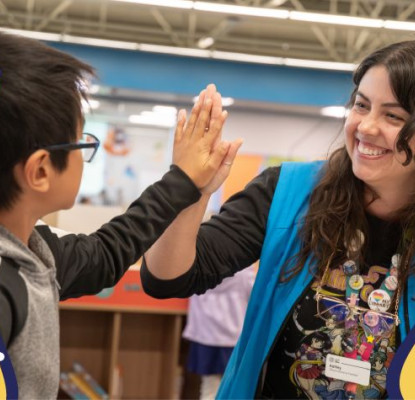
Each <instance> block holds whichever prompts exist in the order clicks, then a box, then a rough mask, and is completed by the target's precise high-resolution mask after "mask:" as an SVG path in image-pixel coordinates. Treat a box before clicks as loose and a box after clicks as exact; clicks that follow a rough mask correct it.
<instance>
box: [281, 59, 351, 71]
mask: <svg viewBox="0 0 415 400" xmlns="http://www.w3.org/2000/svg"><path fill="white" fill-rule="evenodd" d="M284 65H287V66H289V67H302V68H317V69H334V70H338V71H353V70H354V69H355V68H356V65H355V64H351V63H340V62H331V61H317V60H301V59H297V58H285V59H284Z"/></svg>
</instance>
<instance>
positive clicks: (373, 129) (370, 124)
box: [358, 113, 379, 135]
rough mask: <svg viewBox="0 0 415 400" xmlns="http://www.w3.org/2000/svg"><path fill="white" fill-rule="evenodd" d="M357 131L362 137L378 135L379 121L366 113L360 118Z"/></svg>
mask: <svg viewBox="0 0 415 400" xmlns="http://www.w3.org/2000/svg"><path fill="white" fill-rule="evenodd" d="M358 129H359V132H361V133H363V134H364V135H377V134H378V133H379V121H378V119H377V117H376V116H375V115H373V114H372V113H368V114H366V115H365V116H362V119H361V120H360V123H359V126H358Z"/></svg>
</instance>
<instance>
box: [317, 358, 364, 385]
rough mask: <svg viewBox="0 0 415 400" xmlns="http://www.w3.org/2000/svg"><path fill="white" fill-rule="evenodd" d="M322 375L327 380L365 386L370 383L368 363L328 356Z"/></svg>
mask: <svg viewBox="0 0 415 400" xmlns="http://www.w3.org/2000/svg"><path fill="white" fill-rule="evenodd" d="M324 374H325V375H326V376H327V377H328V378H334V379H340V380H341V381H344V382H352V383H357V384H359V385H363V386H367V385H369V381H370V362H368V361H360V360H354V359H353V358H346V357H340V356H336V355H334V354H328V355H327V358H326V370H325V371H324Z"/></svg>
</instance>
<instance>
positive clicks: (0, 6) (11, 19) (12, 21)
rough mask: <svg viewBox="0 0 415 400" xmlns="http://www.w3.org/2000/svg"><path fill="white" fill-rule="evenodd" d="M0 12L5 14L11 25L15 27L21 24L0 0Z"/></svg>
mask: <svg viewBox="0 0 415 400" xmlns="http://www.w3.org/2000/svg"><path fill="white" fill-rule="evenodd" d="M0 14H4V15H5V16H6V18H7V21H8V22H9V23H10V25H11V26H13V27H15V28H20V27H21V25H20V24H19V23H18V22H17V21H16V20H15V18H14V17H13V15H11V13H10V11H9V9H8V8H7V7H6V5H5V4H4V3H3V1H2V0H0Z"/></svg>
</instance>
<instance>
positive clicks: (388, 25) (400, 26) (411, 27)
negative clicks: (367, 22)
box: [384, 20, 415, 31]
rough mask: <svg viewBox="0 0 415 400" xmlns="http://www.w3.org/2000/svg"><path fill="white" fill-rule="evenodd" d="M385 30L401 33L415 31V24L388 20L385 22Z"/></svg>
mask: <svg viewBox="0 0 415 400" xmlns="http://www.w3.org/2000/svg"><path fill="white" fill-rule="evenodd" d="M384 28H385V29H397V30H401V31H415V22H409V21H392V20H387V21H385V24H384Z"/></svg>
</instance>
